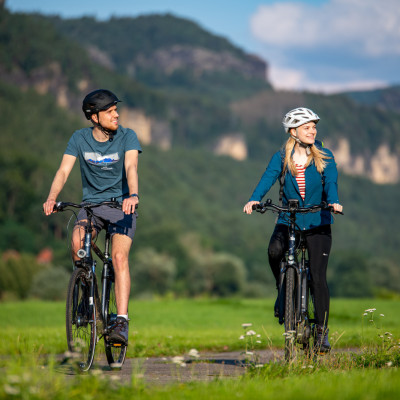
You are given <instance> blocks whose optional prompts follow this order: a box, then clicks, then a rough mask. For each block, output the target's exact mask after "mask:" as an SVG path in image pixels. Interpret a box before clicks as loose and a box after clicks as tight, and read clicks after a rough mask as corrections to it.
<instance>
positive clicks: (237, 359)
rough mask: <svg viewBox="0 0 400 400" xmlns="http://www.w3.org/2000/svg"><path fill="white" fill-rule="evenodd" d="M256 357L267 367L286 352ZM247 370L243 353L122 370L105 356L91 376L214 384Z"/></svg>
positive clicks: (64, 369) (148, 361) (129, 365)
mask: <svg viewBox="0 0 400 400" xmlns="http://www.w3.org/2000/svg"><path fill="white" fill-rule="evenodd" d="M103 356H104V355H103ZM255 356H256V357H257V358H255V360H256V361H257V363H260V364H265V363H268V362H271V361H278V360H281V359H282V357H283V351H281V350H260V351H257V352H256V353H255ZM253 357H254V356H253ZM103 358H104V359H103ZM58 370H59V372H61V373H65V374H66V375H68V376H73V375H75V373H76V371H74V368H72V365H71V364H69V363H66V364H64V365H63V366H61V367H59V369H58ZM245 371H246V363H245V360H244V354H243V353H241V352H224V353H204V354H200V356H199V357H198V358H194V357H189V356H185V357H184V358H183V360H180V359H177V358H174V357H162V358H161V357H150V358H127V359H126V360H125V363H124V365H123V366H122V368H121V369H120V370H111V369H110V368H109V366H108V364H107V362H106V360H105V356H104V357H101V358H100V359H98V360H96V361H95V363H94V364H93V366H92V369H91V373H94V374H102V375H105V376H110V377H114V376H115V378H112V379H119V380H121V381H122V382H130V381H132V379H134V378H135V377H138V378H140V379H143V380H144V382H145V383H147V384H167V383H175V382H189V381H211V380H214V379H216V378H226V377H235V376H240V375H242V374H244V373H245Z"/></svg>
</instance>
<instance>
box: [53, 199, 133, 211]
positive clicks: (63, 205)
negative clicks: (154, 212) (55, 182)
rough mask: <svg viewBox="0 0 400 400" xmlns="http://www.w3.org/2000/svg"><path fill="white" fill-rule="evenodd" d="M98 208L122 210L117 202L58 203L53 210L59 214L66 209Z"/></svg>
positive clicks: (120, 204)
mask: <svg viewBox="0 0 400 400" xmlns="http://www.w3.org/2000/svg"><path fill="white" fill-rule="evenodd" d="M100 206H109V207H113V208H119V209H121V208H122V203H120V202H119V201H116V200H111V201H103V202H101V203H82V204H77V203H71V202H64V201H58V202H57V203H56V204H55V205H54V208H53V210H54V211H55V212H60V211H64V210H65V209H66V208H67V207H72V208H88V209H92V208H96V207H100ZM136 206H137V205H136Z"/></svg>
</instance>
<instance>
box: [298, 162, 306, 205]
mask: <svg viewBox="0 0 400 400" xmlns="http://www.w3.org/2000/svg"><path fill="white" fill-rule="evenodd" d="M296 169H297V176H296V181H297V184H298V185H299V189H300V195H301V198H302V199H303V200H304V198H305V197H306V177H305V174H304V171H305V170H306V169H305V168H304V165H299V164H296Z"/></svg>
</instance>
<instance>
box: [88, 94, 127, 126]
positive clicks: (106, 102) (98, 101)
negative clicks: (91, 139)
mask: <svg viewBox="0 0 400 400" xmlns="http://www.w3.org/2000/svg"><path fill="white" fill-rule="evenodd" d="M120 101H121V100H119V99H118V97H117V96H116V95H115V94H114V93H113V92H110V91H109V90H106V89H98V90H95V91H93V92H90V93H89V94H88V95H86V97H85V98H84V99H83V103H82V111H83V113H84V114H85V117H86V118H87V119H90V118H91V116H92V115H93V114H97V113H98V112H99V111H104V110H107V109H108V108H110V107H111V106H113V105H114V104H117V103H119V102H120Z"/></svg>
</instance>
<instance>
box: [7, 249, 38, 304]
mask: <svg viewBox="0 0 400 400" xmlns="http://www.w3.org/2000/svg"><path fill="white" fill-rule="evenodd" d="M44 268H46V267H45V266H44V265H42V264H39V263H38V262H37V261H36V259H35V257H34V256H32V255H29V254H21V255H20V254H18V253H15V254H12V255H11V254H9V255H7V254H3V258H2V259H1V260H0V298H3V297H5V295H6V293H12V294H14V295H16V297H17V298H19V299H25V298H27V297H28V295H29V291H30V288H31V285H32V281H33V278H34V276H35V275H36V274H37V273H38V272H39V271H41V270H43V269H44Z"/></svg>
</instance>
